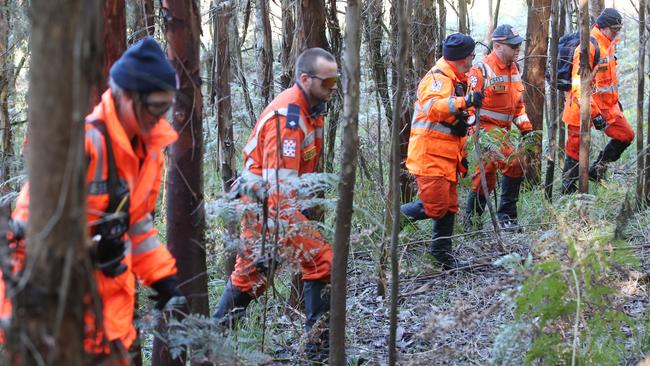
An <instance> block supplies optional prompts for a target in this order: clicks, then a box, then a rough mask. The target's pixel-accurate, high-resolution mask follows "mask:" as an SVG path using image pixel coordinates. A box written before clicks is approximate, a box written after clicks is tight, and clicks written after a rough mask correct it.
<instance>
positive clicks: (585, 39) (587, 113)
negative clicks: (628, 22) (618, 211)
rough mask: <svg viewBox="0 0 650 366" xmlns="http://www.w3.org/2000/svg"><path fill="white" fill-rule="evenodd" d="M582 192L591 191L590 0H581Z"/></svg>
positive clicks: (580, 188)
mask: <svg viewBox="0 0 650 366" xmlns="http://www.w3.org/2000/svg"><path fill="white" fill-rule="evenodd" d="M578 19H579V20H580V70H581V73H580V169H579V175H580V183H579V187H578V188H579V191H580V193H588V192H589V145H590V144H591V103H590V101H591V78H592V75H591V63H590V62H589V45H590V44H591V42H590V41H589V28H590V27H589V1H588V0H580V9H579V12H578Z"/></svg>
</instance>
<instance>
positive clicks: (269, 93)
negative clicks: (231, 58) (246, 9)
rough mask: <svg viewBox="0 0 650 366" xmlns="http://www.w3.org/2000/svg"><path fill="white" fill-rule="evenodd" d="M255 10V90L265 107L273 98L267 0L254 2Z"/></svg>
mask: <svg viewBox="0 0 650 366" xmlns="http://www.w3.org/2000/svg"><path fill="white" fill-rule="evenodd" d="M256 3H257V8H256V9H255V59H256V60H257V65H258V68H257V84H258V85H257V88H258V89H259V90H260V97H261V104H262V105H264V106H265V105H267V104H269V102H270V101H271V99H272V98H273V44H272V43H271V21H270V20H269V0H256Z"/></svg>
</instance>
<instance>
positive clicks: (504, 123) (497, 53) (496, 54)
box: [463, 24, 533, 232]
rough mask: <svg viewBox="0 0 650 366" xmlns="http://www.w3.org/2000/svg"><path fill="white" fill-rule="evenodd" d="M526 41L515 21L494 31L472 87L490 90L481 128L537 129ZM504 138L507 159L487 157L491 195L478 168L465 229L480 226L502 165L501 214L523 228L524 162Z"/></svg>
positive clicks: (506, 224) (506, 222)
mask: <svg viewBox="0 0 650 366" xmlns="http://www.w3.org/2000/svg"><path fill="white" fill-rule="evenodd" d="M523 41H524V39H523V38H522V37H521V36H520V35H519V33H517V31H516V30H515V29H514V27H512V26H511V25H509V24H502V25H500V26H498V27H497V28H496V29H495V30H494V32H493V33H492V44H493V49H492V52H491V53H490V54H489V55H487V56H485V58H483V60H482V61H481V62H479V63H478V64H477V65H475V66H474V67H473V68H472V70H471V71H470V73H469V82H470V87H471V88H472V89H473V90H481V91H483V92H484V93H485V99H484V100H483V106H482V107H481V110H480V112H479V116H480V118H481V129H483V130H485V131H490V130H492V129H494V128H495V127H499V128H502V129H505V130H510V129H511V128H512V125H513V124H514V125H515V126H517V128H519V130H520V131H521V133H522V135H523V134H526V133H528V132H530V131H532V129H533V126H532V125H531V123H530V121H529V120H528V115H527V114H526V108H525V107H524V102H523V100H522V94H523V92H524V84H523V83H522V81H521V75H520V74H519V68H518V67H517V57H519V51H520V49H521V44H522V42H523ZM502 138H503V139H504V140H503V141H502V142H501V153H502V154H503V158H499V157H497V156H494V155H496V154H491V155H490V156H489V157H487V158H488V159H484V166H485V177H486V178H487V186H488V187H487V188H488V192H487V194H486V193H485V192H483V191H482V187H481V175H480V171H479V169H478V168H477V170H476V173H474V175H473V176H472V191H471V192H470V194H469V196H468V199H467V207H466V211H465V217H464V220H463V228H464V229H465V232H470V231H474V230H480V229H481V228H482V225H481V215H482V214H483V211H484V210H485V205H486V199H487V198H486V197H488V196H489V195H490V193H491V192H492V191H493V190H494V188H495V186H496V180H497V173H496V170H497V169H499V170H500V171H501V173H502V174H503V175H502V177H501V197H500V202H499V208H498V210H497V216H498V219H499V223H500V224H501V226H502V227H503V228H504V229H506V230H512V231H518V230H519V225H518V222H517V200H518V199H519V187H520V186H521V181H522V177H523V169H522V163H523V162H522V161H521V159H519V158H516V157H513V156H511V155H512V153H513V147H512V144H511V143H510V142H509V141H507V140H506V137H505V136H502Z"/></svg>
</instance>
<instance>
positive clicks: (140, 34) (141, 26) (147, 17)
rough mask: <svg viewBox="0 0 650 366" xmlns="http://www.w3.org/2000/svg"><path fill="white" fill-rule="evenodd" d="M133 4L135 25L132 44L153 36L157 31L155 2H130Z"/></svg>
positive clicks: (144, 0)
mask: <svg viewBox="0 0 650 366" xmlns="http://www.w3.org/2000/svg"><path fill="white" fill-rule="evenodd" d="M130 1H132V2H133V9H134V13H135V14H134V17H135V24H134V25H133V33H132V34H131V41H130V43H135V42H137V41H139V40H141V39H142V38H144V37H147V36H153V35H154V33H155V31H156V20H155V18H154V12H153V9H154V8H153V0H130Z"/></svg>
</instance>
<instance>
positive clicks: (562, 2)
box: [554, 0, 567, 166]
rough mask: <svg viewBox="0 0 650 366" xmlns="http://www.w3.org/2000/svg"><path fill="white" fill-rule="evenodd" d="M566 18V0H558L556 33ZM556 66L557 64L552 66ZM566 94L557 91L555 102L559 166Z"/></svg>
mask: <svg viewBox="0 0 650 366" xmlns="http://www.w3.org/2000/svg"><path fill="white" fill-rule="evenodd" d="M566 18H567V0H560V15H559V24H558V35H560V34H564V33H565V29H566V23H567V21H566ZM554 68H557V64H556V65H555V66H554ZM565 98H566V96H565V93H564V92H563V91H559V90H558V93H557V99H556V104H557V106H558V111H557V115H558V124H557V150H558V151H557V161H558V165H559V166H564V154H565V145H566V142H565V141H566V139H565V136H566V126H565V124H564V121H562V113H563V112H564V100H565Z"/></svg>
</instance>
